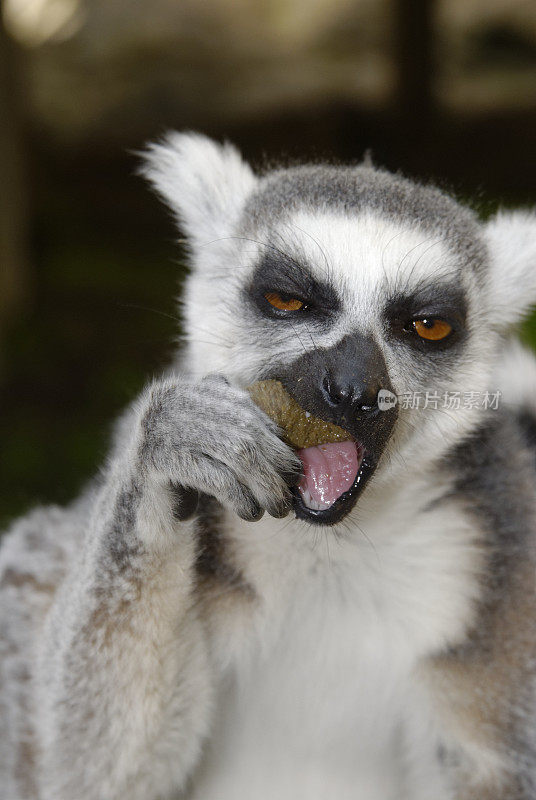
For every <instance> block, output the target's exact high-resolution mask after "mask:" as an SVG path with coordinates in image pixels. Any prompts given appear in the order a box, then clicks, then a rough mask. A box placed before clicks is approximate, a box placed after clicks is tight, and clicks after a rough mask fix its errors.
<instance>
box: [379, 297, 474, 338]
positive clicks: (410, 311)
mask: <svg viewBox="0 0 536 800" xmlns="http://www.w3.org/2000/svg"><path fill="white" fill-rule="evenodd" d="M384 318H385V321H386V323H387V329H388V331H389V334H390V336H391V337H395V338H399V339H406V340H407V341H409V342H411V343H412V344H414V345H415V346H416V347H419V348H420V349H423V350H426V349H428V350H432V349H436V350H440V349H446V348H450V347H453V346H454V345H456V344H459V343H461V342H462V341H463V339H464V338H465V332H466V320H467V299H466V297H465V294H464V292H463V290H462V289H460V287H458V286H455V285H453V284H450V283H449V284H438V285H436V286H432V285H423V286H422V287H419V288H418V289H417V290H416V291H414V292H411V293H400V294H394V295H392V296H391V297H390V298H389V300H388V301H387V303H386V304H385V307H384ZM434 319H435V320H443V321H444V322H447V323H448V324H449V325H450V326H451V327H452V333H451V334H450V335H449V336H447V337H446V338H445V339H442V340H440V341H427V340H423V339H422V338H421V337H419V336H416V335H415V334H414V333H413V331H414V326H413V325H412V323H413V322H414V321H415V320H434Z"/></svg>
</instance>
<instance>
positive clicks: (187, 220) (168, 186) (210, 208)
mask: <svg viewBox="0 0 536 800" xmlns="http://www.w3.org/2000/svg"><path fill="white" fill-rule="evenodd" d="M145 155H146V158H145V167H144V169H143V174H144V175H145V176H146V177H147V178H148V179H149V180H150V181H151V183H152V184H153V186H154V187H155V189H156V190H157V192H158V193H159V194H160V196H161V197H162V199H163V200H165V201H166V203H167V204H168V205H169V206H170V208H171V209H172V211H173V212H174V213H175V214H176V215H177V218H178V220H179V222H180V224H181V226H182V228H183V229H184V231H185V232H186V233H187V234H188V238H189V240H190V243H191V245H193V246H194V247H195V246H196V245H202V244H206V243H207V242H210V241H211V240H212V239H218V238H220V237H225V236H228V235H229V233H230V231H231V229H232V225H233V223H234V222H236V219H237V217H238V215H239V213H240V211H241V209H242V207H243V204H244V201H245V198H246V197H247V195H248V194H249V192H251V190H252V189H253V188H254V186H255V177H254V175H253V172H252V171H251V168H250V167H249V166H248V165H247V164H246V163H245V162H244V161H243V160H242V159H241V157H240V154H239V153H238V151H237V150H236V148H235V147H233V145H231V144H229V143H228V142H227V143H225V144H224V145H218V144H216V142H213V141H211V140H210V139H207V138H206V136H200V135H199V134H196V133H182V134H178V133H170V134H168V135H167V136H166V137H165V139H164V140H163V141H162V143H160V144H153V145H151V146H150V147H149V148H148V150H147V153H146V154H145Z"/></svg>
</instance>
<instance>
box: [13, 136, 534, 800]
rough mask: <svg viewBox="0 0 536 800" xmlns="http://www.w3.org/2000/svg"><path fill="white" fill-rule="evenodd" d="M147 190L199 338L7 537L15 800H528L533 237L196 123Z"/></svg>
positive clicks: (155, 170)
mask: <svg viewBox="0 0 536 800" xmlns="http://www.w3.org/2000/svg"><path fill="white" fill-rule="evenodd" d="M145 174H146V176H147V177H148V178H149V180H150V181H151V183H152V185H153V186H154V187H155V188H156V190H157V192H158V193H159V194H160V195H161V196H162V197H163V199H164V200H165V201H166V202H167V203H168V205H169V206H170V208H171V209H172V211H173V212H174V214H175V215H176V217H177V221H178V223H179V226H180V228H181V230H182V231H183V232H184V233H185V234H186V236H187V238H188V242H189V255H190V264H191V273H190V275H189V278H188V280H187V284H186V288H185V293H184V300H183V316H184V332H185V345H184V347H183V348H182V349H181V351H180V352H179V353H178V354H177V357H176V360H175V361H174V363H173V364H172V365H171V367H170V369H169V370H168V371H167V372H166V374H165V375H163V376H162V377H161V378H159V379H157V380H154V381H153V382H152V383H150V385H148V386H147V388H146V389H145V390H144V391H143V392H142V394H141V395H140V397H139V398H138V399H137V400H136V401H135V402H134V403H133V404H132V405H131V407H130V408H129V409H128V410H127V411H126V412H125V414H124V415H123V417H122V418H121V420H120V421H119V423H118V424H117V427H116V433H115V437H114V441H113V444H112V446H111V450H110V454H109V456H108V459H107V461H106V464H105V465H104V467H103V468H102V470H101V472H100V474H99V476H98V478H97V479H96V480H95V482H94V483H93V484H92V485H91V486H90V487H89V488H88V489H87V491H86V492H85V493H84V494H83V496H81V497H80V498H78V499H77V500H76V501H75V502H73V503H72V504H71V505H70V506H68V507H66V508H58V507H47V508H40V509H37V510H35V511H33V512H32V513H30V514H28V515H27V516H25V517H23V518H22V519H20V520H17V521H16V522H15V523H14V524H13V526H12V527H11V529H10V531H9V532H8V533H7V534H6V535H5V537H4V539H3V541H2V547H1V550H0V586H1V588H0V626H1V643H0V648H1V662H0V715H1V720H2V724H1V725H0V798H1V800H127V798H128V800H169V799H170V798H178V797H181V798H186V799H187V800H236V799H237V798H248V800H273V798H276V797H277V798H278V800H291V798H292V800H295V798H305V797H307V798H308V800H325V798H328V797H329V798H336V799H337V800H356V798H366V800H394V798H396V800H402V799H403V798H407V800H430V798H434V800H476V799H477V798H478V800H484V799H485V800H534V798H535V797H536V626H535V610H536V581H535V577H536V573H535V542H536V473H535V453H536V450H535V448H536V403H535V400H534V398H535V397H536V366H535V362H534V358H533V356H532V355H530V354H529V353H528V352H527V351H525V350H524V349H523V348H522V347H521V345H519V344H517V343H516V342H515V341H513V340H512V339H511V329H512V327H513V326H514V325H515V323H516V322H517V321H518V320H519V319H521V317H522V316H523V315H524V314H525V312H526V311H527V310H528V309H529V308H530V306H531V305H532V304H533V303H534V302H536V216H535V215H534V213H530V212H524V211H517V212H509V213H499V214H498V215H497V216H495V217H494V218H492V219H491V220H489V221H487V222H482V221H480V220H479V219H478V218H477V217H476V216H475V214H474V213H473V212H471V211H469V210H468V209H466V208H464V207H462V206H461V205H459V204H458V203H457V202H456V201H455V200H454V199H452V198H451V197H449V196H447V195H446V194H445V193H443V192H441V191H439V190H438V189H435V188H432V187H428V186H422V185H420V184H417V183H415V182H413V181H411V180H408V179H405V178H402V177H400V176H395V175H391V174H389V173H388V172H386V171H383V170H381V169H376V168H374V167H372V166H368V165H359V166H348V167H340V166H330V165H312V166H311V165H309V166H307V165H306V166H301V167H292V168H287V169H283V168H282V169H277V170H274V171H270V172H267V173H265V174H263V175H257V174H255V173H254V172H253V171H252V169H251V168H250V167H249V166H248V165H247V164H246V163H244V161H243V160H242V159H241V157H240V156H239V154H238V152H237V151H236V150H235V149H234V148H233V147H232V146H230V145H227V144H226V145H219V144H216V143H214V142H212V141H210V140H208V139H206V138H204V137H203V136H199V135H195V134H171V135H170V136H168V137H167V138H166V139H165V140H164V141H163V142H161V143H158V144H155V145H153V146H151V147H150V148H149V149H148V152H147V153H146V159H145ZM264 380H275V381H279V382H280V383H281V384H282V385H283V387H284V389H285V390H286V391H287V392H288V394H289V395H290V396H291V397H292V398H293V399H294V400H296V401H297V402H298V403H299V405H300V406H301V407H302V408H303V409H304V410H305V411H306V412H307V413H308V414H313V415H314V416H315V417H318V418H320V419H321V420H325V421H327V422H331V423H334V424H336V425H340V426H341V427H342V428H344V430H346V431H348V432H349V437H350V438H349V441H348V442H346V443H345V445H346V448H345V449H344V448H341V447H339V445H337V444H333V445H331V446H330V449H329V453H328V451H327V450H322V449H321V448H308V449H304V450H295V449H293V448H291V447H290V446H289V445H288V444H286V443H285V442H284V441H283V438H282V436H281V431H280V430H279V429H278V428H277V426H276V425H275V423H274V422H273V421H272V420H271V419H270V418H269V417H268V416H267V415H266V414H265V413H264V412H263V411H261V410H260V408H259V407H258V406H257V405H256V404H255V403H254V402H253V400H252V399H251V397H250V395H249V394H248V393H247V391H246V389H247V387H249V386H250V385H251V384H253V383H255V382H257V381H264ZM381 391H383V392H384V393H385V392H386V393H388V394H389V396H396V397H397V398H398V402H397V403H394V404H392V405H391V406H390V407H388V408H387V409H386V410H383V409H382V408H380V405H379V400H378V398H379V396H380V392H381ZM498 391H500V393H501V394H500V402H499V403H498V404H497V403H496V404H495V406H493V404H491V406H490V404H489V403H484V402H473V400H474V399H475V398H477V397H480V398H484V397H489V396H490V394H491V393H496V392H498ZM427 393H428V394H427ZM407 396H411V397H416V396H418V397H419V398H420V400H423V399H425V400H430V402H417V403H414V402H403V398H405V397H407ZM496 396H497V397H499V395H496ZM456 397H457V398H458V402H457V403H456V402H453V403H450V405H448V406H445V403H444V402H443V401H442V398H456ZM460 398H462V402H460ZM466 398H471V402H465V399H466ZM438 399H439V400H440V402H438ZM497 405H498V407H497ZM348 465H349V466H348ZM349 470H350V473H351V474H350V473H349Z"/></svg>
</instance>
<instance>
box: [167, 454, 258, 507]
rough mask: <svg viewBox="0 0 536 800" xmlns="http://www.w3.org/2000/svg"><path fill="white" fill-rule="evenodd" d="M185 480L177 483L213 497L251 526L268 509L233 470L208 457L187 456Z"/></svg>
mask: <svg viewBox="0 0 536 800" xmlns="http://www.w3.org/2000/svg"><path fill="white" fill-rule="evenodd" d="M183 459H184V460H183V469H184V476H185V477H184V478H179V477H178V476H177V482H178V483H180V484H181V485H182V486H184V485H187V486H188V487H189V488H188V490H191V489H190V487H191V488H195V489H197V490H198V491H201V492H203V493H205V494H208V495H212V496H213V497H215V498H216V499H217V500H218V501H219V502H220V503H222V505H224V506H227V507H230V508H231V509H232V510H233V511H234V512H235V513H236V514H237V515H238V516H239V517H241V518H242V519H245V520H247V521H249V522H254V521H256V520H258V519H260V518H261V517H262V515H263V513H264V509H263V508H262V507H261V506H260V504H259V503H258V501H257V500H256V499H255V497H254V495H253V493H252V492H251V491H250V489H249V488H248V487H247V486H245V485H244V484H242V483H241V482H240V481H239V480H238V479H237V477H236V475H235V474H234V473H233V471H232V470H231V469H229V467H227V466H226V465H225V464H223V463H222V462H220V461H218V460H216V459H214V458H212V457H211V456H209V455H207V454H199V453H192V452H186V453H183Z"/></svg>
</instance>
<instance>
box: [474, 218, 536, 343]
mask: <svg viewBox="0 0 536 800" xmlns="http://www.w3.org/2000/svg"><path fill="white" fill-rule="evenodd" d="M485 235H486V238H487V242H488V247H489V253H490V258H491V275H490V278H491V287H490V288H491V301H492V304H493V309H494V311H496V314H497V317H496V321H497V323H498V325H499V327H502V328H506V327H509V326H510V325H513V324H514V323H516V322H518V321H519V320H520V319H522V317H523V316H524V315H525V314H526V313H527V312H528V311H529V310H530V308H531V306H532V305H534V304H535V303H536V212H530V211H513V212H505V211H501V212H499V213H498V214H497V215H496V216H495V217H493V218H492V219H491V220H490V221H489V222H488V223H487V224H486V225H485Z"/></svg>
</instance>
